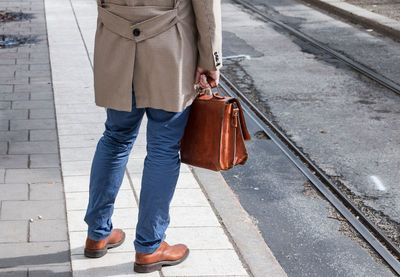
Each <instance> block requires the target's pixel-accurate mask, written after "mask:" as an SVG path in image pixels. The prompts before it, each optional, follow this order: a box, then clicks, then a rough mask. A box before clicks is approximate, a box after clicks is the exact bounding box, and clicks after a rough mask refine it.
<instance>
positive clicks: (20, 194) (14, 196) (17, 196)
mask: <svg viewBox="0 0 400 277" xmlns="http://www.w3.org/2000/svg"><path fill="white" fill-rule="evenodd" d="M28 196H29V190H28V184H0V200H28Z"/></svg>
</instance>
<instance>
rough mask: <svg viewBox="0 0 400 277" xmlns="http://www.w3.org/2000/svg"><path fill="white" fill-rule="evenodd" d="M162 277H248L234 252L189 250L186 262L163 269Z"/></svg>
mask: <svg viewBox="0 0 400 277" xmlns="http://www.w3.org/2000/svg"><path fill="white" fill-rule="evenodd" d="M163 274H164V276H210V275H211V276H218V275H224V276H225V275H228V276H229V275H231V276H249V275H248V274H247V272H246V270H245V269H244V268H243V267H242V265H241V262H240V260H239V259H238V257H237V255H236V253H235V250H211V249H207V250H194V249H193V250H191V252H190V254H189V256H188V257H187V260H186V261H185V262H184V263H181V264H178V265H176V266H171V267H165V268H164V269H163Z"/></svg>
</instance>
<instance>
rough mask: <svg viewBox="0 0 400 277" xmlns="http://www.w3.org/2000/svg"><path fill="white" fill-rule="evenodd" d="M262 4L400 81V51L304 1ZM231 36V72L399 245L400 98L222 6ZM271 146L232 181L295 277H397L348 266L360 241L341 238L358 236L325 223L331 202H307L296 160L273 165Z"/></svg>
mask: <svg viewBox="0 0 400 277" xmlns="http://www.w3.org/2000/svg"><path fill="white" fill-rule="evenodd" d="M257 3H258V4H263V5H265V4H267V6H264V8H265V9H266V10H267V11H268V12H269V13H271V14H273V15H275V16H278V17H280V18H281V19H283V20H285V21H286V22H289V23H291V24H293V25H294V26H296V27H297V28H300V29H301V30H302V31H303V32H305V33H307V34H309V35H311V36H313V37H315V38H316V39H318V40H320V41H324V42H326V43H327V44H328V45H331V46H332V47H334V48H335V49H336V50H339V51H342V52H345V53H349V55H350V56H352V57H354V59H356V60H358V61H360V62H362V63H363V64H366V65H368V66H370V67H371V68H373V69H375V70H376V71H379V72H382V73H383V74H384V75H385V76H386V77H388V78H391V79H392V80H395V81H398V80H400V79H399V78H398V77H399V76H400V66H398V64H396V63H395V62H394V61H395V59H396V58H397V57H400V46H399V44H396V43H394V42H393V41H391V40H389V39H386V38H382V37H381V36H379V35H376V34H374V33H373V32H372V33H371V32H367V31H365V30H362V29H360V28H359V27H357V26H352V25H349V24H347V23H343V22H341V21H339V20H337V19H336V18H331V17H329V16H327V15H325V14H323V13H321V12H319V11H315V10H313V9H311V8H309V7H306V6H304V5H302V4H300V3H298V2H292V1H288V0H285V1H261V0H260V1H257ZM223 31H224V40H223V56H224V57H225V58H226V60H225V63H224V67H223V72H224V73H225V74H226V75H228V76H229V78H230V79H231V80H232V81H233V82H234V83H236V84H237V85H238V86H239V87H240V88H241V89H242V90H243V91H244V92H245V93H247V95H248V96H249V97H250V98H251V99H252V100H253V102H254V103H257V105H258V106H259V108H260V109H262V110H263V111H264V112H265V113H266V114H267V115H268V116H269V118H270V119H272V120H273V121H274V122H276V123H277V124H278V125H279V126H280V127H281V128H282V129H283V130H284V131H285V132H286V133H287V134H288V135H289V136H290V137H291V139H292V140H293V141H294V142H295V143H296V144H297V145H298V146H299V147H301V148H302V149H303V151H304V152H305V153H306V154H308V155H309V156H310V157H311V159H313V160H314V161H315V162H316V164H317V165H318V166H319V167H320V168H321V169H323V170H324V171H325V172H326V173H327V174H328V175H330V176H331V177H332V178H333V179H334V180H336V181H337V182H338V183H340V184H341V185H342V186H343V188H346V189H348V190H349V194H350V196H351V197H352V198H353V200H354V202H355V203H357V204H358V205H359V206H360V207H361V208H362V209H363V210H364V211H365V212H366V213H367V214H368V215H369V216H370V217H371V219H373V221H375V222H376V223H378V225H379V226H381V227H382V229H384V230H385V232H387V234H388V235H389V236H391V237H393V238H394V239H397V238H398V235H399V233H398V232H399V222H400V216H399V214H400V213H399V210H400V201H399V198H400V187H399V184H398V180H399V177H400V176H399V175H400V173H399V170H398V169H399V167H400V161H399V158H398V157H400V149H399V147H398V145H399V143H400V137H399V136H398V133H399V130H400V120H399V113H400V105H399V104H400V96H398V95H396V94H394V93H393V92H390V91H388V90H387V89H384V88H382V87H381V86H379V85H377V84H376V83H374V82H373V81H371V80H369V79H367V78H365V77H363V76H361V75H360V74H358V73H355V72H354V71H353V70H352V69H351V68H349V67H348V66H346V65H344V64H343V63H341V62H338V61H336V60H335V59H333V58H332V57H329V56H328V55H326V54H325V53H322V52H320V51H318V50H316V49H313V48H312V47H310V46H309V45H307V44H306V43H304V42H302V41H300V40H298V39H296V38H294V37H292V36H290V35H288V34H286V33H285V32H283V31H282V30H280V29H279V28H277V27H276V26H274V25H273V24H271V23H265V22H263V21H262V20H260V19H259V18H258V17H257V16H256V15H254V14H252V13H251V12H249V11H247V10H245V9H243V8H242V7H241V6H239V5H237V4H234V3H233V2H229V1H223ZM253 131H256V130H253ZM265 143H266V141H264V140H262V143H261V142H258V141H255V142H251V143H250V144H249V145H250V146H249V147H250V149H251V153H252V155H253V160H252V159H250V161H249V163H248V164H247V165H246V166H245V167H243V168H238V169H234V170H232V171H228V172H226V173H224V177H225V178H226V179H227V181H228V183H229V184H230V185H231V186H232V188H233V189H234V190H235V192H236V193H238V195H239V198H240V200H241V203H242V205H243V206H244V207H245V208H246V207H247V208H246V209H249V210H248V211H249V212H250V213H251V214H252V215H254V216H255V218H256V221H258V222H259V226H260V229H261V230H262V232H263V235H264V238H265V239H266V242H267V243H268V245H269V246H270V247H271V249H272V251H273V252H274V254H275V255H277V258H278V260H279V261H280V262H282V263H283V266H284V268H285V270H286V271H287V272H288V273H289V275H291V276H390V274H391V273H390V272H388V271H386V272H387V274H388V275H383V273H379V274H378V275H374V274H373V272H374V270H377V269H379V270H382V267H381V266H379V263H376V262H375V263H374V262H370V263H367V264H364V263H360V261H353V262H351V263H349V264H350V265H351V266H349V264H347V265H346V261H348V260H349V257H353V256H352V255H353V254H355V253H352V254H348V255H347V254H346V251H345V248H346V247H347V248H352V249H357V247H356V246H357V245H358V242H357V243H355V244H354V243H353V244H350V243H349V241H343V244H341V243H340V242H339V241H340V239H338V237H340V238H342V236H343V237H346V238H348V237H347V236H349V237H352V235H351V232H350V233H349V232H344V233H342V232H340V231H339V229H340V228H339V227H338V226H332V225H329V224H328V223H327V222H325V221H324V220H326V218H327V216H329V211H327V209H326V207H327V206H329V205H327V204H326V203H325V208H324V205H323V204H321V203H323V202H324V201H323V200H321V199H318V198H316V199H314V198H311V199H310V198H309V197H307V196H304V195H303V190H304V186H303V184H304V182H305V180H303V179H301V176H298V173H296V172H295V171H292V170H291V169H290V167H288V165H287V161H286V162H285V161H284V160H279V159H274V158H273V155H271V151H272V153H273V150H271V149H272V148H271V147H269V146H268V145H266V144H265ZM256 145H257V146H256ZM236 171H238V172H236ZM249 186H250V187H249ZM254 187H258V188H259V189H258V190H257V189H254ZM252 189H253V191H252ZM288 193H289V195H291V196H292V197H293V199H291V198H290V197H288ZM269 194H271V195H273V196H268V195H269ZM262 195H266V197H265V198H264V200H260V197H262ZM301 195H302V196H301ZM296 197H297V198H296ZM302 197H303V198H304V199H303V201H301V200H300V199H302ZM319 201H322V202H319ZM293 205H298V206H297V207H293ZM305 206H309V208H310V209H305V208H304V207H305ZM311 208H312V209H311ZM282 214H284V215H285V216H286V217H282ZM310 219H312V220H310ZM327 221H328V222H330V221H331V219H329V220H327ZM312 222H315V225H314V224H311V223H312ZM330 224H332V223H330ZM307 226H309V228H307ZM311 226H313V227H311ZM328 226H329V227H328ZM325 227H327V228H325ZM311 233H312V234H317V235H311ZM284 234H287V236H284ZM298 234H300V235H298ZM316 236H317V237H316ZM300 238H301V239H302V240H304V242H303V241H301V240H300ZM328 238H334V239H332V240H331V241H329V239H328ZM353 238H354V237H353ZM356 241H357V240H356ZM317 242H321V243H320V244H319V243H317ZM305 245H306V247H302V246H305ZM332 245H334V246H332ZM322 250H324V251H327V250H328V253H329V255H324V254H323V253H322V252H321V251H322ZM358 250H359V251H361V250H362V249H361V248H360V249H358ZM290 251H292V252H290ZM348 251H351V250H348ZM354 251H356V250H354ZM362 251H364V252H365V253H367V256H369V257H370V255H369V254H368V252H366V251H365V250H362ZM362 251H361V252H362ZM313 253H318V254H316V255H313ZM356 255H360V253H358V252H357V253H356ZM343 257H346V258H345V259H342V258H343ZM363 257H364V256H363ZM363 260H364V259H363ZM367 260H368V259H367ZM341 261H342V262H341ZM358 265H362V266H358ZM368 265H369V266H368ZM299 268H301V274H300V271H299ZM318 268H321V269H324V270H319V269H318ZM383 268H384V266H383ZM339 269H341V270H342V271H341V270H339ZM363 269H364V270H365V271H363ZM296 270H297V271H296ZM329 270H330V271H329ZM303 271H304V272H303ZM324 272H325V273H326V274H323V273H324ZM327 272H330V274H327ZM382 272H384V271H382ZM318 274H319V275H318ZM321 274H322V275H321Z"/></svg>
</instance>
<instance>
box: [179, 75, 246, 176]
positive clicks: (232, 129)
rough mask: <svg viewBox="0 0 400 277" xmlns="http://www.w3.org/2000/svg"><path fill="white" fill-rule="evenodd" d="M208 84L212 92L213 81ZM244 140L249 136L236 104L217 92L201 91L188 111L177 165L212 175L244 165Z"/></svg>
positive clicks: (237, 102)
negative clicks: (205, 171)
mask: <svg viewBox="0 0 400 277" xmlns="http://www.w3.org/2000/svg"><path fill="white" fill-rule="evenodd" d="M208 82H209V83H210V85H211V87H212V88H216V85H215V82H214V80H212V79H210V78H209V79H208ZM213 90H214V89H213ZM245 140H250V135H249V133H248V131H247V127H246V123H245V120H244V115H243V111H242V107H241V105H240V103H239V101H238V100H237V99H236V98H233V97H225V96H222V95H220V94H218V91H216V92H215V91H211V93H210V94H206V93H205V92H204V91H203V92H200V94H199V96H198V97H197V98H196V99H195V100H194V102H193V104H192V106H191V108H190V112H189V119H188V123H187V125H186V128H185V132H184V135H183V138H182V141H181V161H182V162H183V163H186V164H190V165H193V166H197V167H202V168H207V169H211V170H215V171H219V170H227V169H229V168H232V167H233V166H235V165H237V164H244V163H245V162H246V160H247V157H248V155H247V150H246V146H245V144H244V141H245Z"/></svg>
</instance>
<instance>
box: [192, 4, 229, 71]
mask: <svg viewBox="0 0 400 277" xmlns="http://www.w3.org/2000/svg"><path fill="white" fill-rule="evenodd" d="M192 5H193V10H194V14H195V17H196V25H197V30H198V41H197V47H198V55H199V56H198V62H197V66H199V67H201V68H203V69H206V70H212V71H214V70H217V69H219V68H220V67H222V26H221V0H192Z"/></svg>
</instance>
